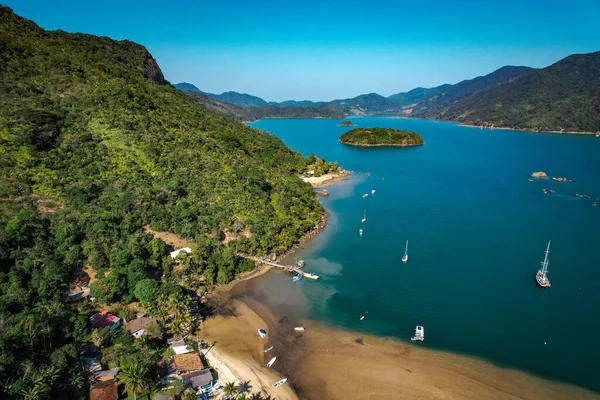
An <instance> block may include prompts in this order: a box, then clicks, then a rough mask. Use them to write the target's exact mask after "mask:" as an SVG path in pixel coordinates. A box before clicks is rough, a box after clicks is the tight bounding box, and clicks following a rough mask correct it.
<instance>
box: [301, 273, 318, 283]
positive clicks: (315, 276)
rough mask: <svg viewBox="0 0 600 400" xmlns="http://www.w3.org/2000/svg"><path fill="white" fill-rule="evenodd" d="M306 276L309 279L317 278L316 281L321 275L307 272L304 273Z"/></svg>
mask: <svg viewBox="0 0 600 400" xmlns="http://www.w3.org/2000/svg"><path fill="white" fill-rule="evenodd" d="M304 276H305V277H306V278H308V279H312V280H315V281H316V280H317V279H319V275H315V274H313V273H306V274H304Z"/></svg>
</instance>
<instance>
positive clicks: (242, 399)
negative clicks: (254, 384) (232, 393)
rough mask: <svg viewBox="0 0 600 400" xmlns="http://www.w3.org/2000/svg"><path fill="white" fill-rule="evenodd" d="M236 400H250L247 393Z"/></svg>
mask: <svg viewBox="0 0 600 400" xmlns="http://www.w3.org/2000/svg"><path fill="white" fill-rule="evenodd" d="M236 400H248V396H246V393H242V394H240V395H239V396H238V397H237V398H236Z"/></svg>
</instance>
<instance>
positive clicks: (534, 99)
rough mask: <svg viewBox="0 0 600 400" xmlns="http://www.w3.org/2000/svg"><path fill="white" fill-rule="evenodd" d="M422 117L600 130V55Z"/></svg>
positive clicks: (563, 63) (566, 62) (568, 61)
mask: <svg viewBox="0 0 600 400" xmlns="http://www.w3.org/2000/svg"><path fill="white" fill-rule="evenodd" d="M422 115H423V116H425V117H428V118H436V119H444V120H451V121H458V122H463V123H466V124H473V125H484V126H497V127H508V128H518V129H530V130H542V131H543V130H551V131H561V130H564V131H585V132H596V131H600V52H596V53H590V54H575V55H572V56H569V57H567V58H565V59H563V60H560V61H559V62H557V63H555V64H553V65H551V66H549V67H546V68H543V69H539V70H534V71H532V72H530V73H528V74H526V75H525V76H523V77H521V78H519V79H515V80H511V81H508V82H505V83H502V84H499V85H496V86H494V87H492V88H490V89H489V90H486V91H481V92H478V93H475V94H474V95H472V96H469V97H466V98H464V99H461V100H460V101H456V102H455V103H453V104H450V105H449V106H448V107H447V108H445V109H442V110H439V112H435V113H423V114H422Z"/></svg>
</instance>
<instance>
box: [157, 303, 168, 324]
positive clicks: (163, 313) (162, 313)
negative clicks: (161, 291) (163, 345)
mask: <svg viewBox="0 0 600 400" xmlns="http://www.w3.org/2000/svg"><path fill="white" fill-rule="evenodd" d="M154 315H155V316H157V317H158V318H160V320H161V321H162V324H163V326H164V325H165V323H166V321H167V317H168V316H169V310H168V309H167V307H165V306H158V307H156V308H155V309H154Z"/></svg>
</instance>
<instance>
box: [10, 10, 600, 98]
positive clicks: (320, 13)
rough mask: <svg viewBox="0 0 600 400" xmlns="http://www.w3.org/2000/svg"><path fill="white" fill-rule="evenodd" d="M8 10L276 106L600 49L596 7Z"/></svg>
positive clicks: (210, 88) (169, 75) (214, 89)
mask: <svg viewBox="0 0 600 400" xmlns="http://www.w3.org/2000/svg"><path fill="white" fill-rule="evenodd" d="M3 3H4V4H6V5H8V6H9V7H11V8H13V9H14V10H15V12H16V13H17V14H19V15H22V16H24V17H26V18H29V19H32V20H33V21H35V22H36V23H38V24H39V25H41V26H42V27H43V28H45V29H49V30H55V29H63V30H65V31H68V32H83V33H90V34H95V35H101V36H109V37H111V38H114V39H119V40H123V39H128V40H132V41H134V42H137V43H140V44H142V45H144V46H146V48H148V50H149V51H150V53H152V55H153V56H154V57H155V58H156V59H157V61H158V63H159V65H160V67H161V69H162V71H163V73H164V75H165V78H166V79H167V80H169V81H170V82H171V83H178V82H189V83H193V84H194V85H196V86H197V87H198V88H199V89H200V90H202V91H204V92H210V93H222V92H226V91H236V92H240V93H248V94H252V95H254V96H258V97H261V98H263V99H265V100H266V101H284V100H312V101H330V100H333V99H340V98H352V97H355V96H357V95H360V94H365V93H373V92H374V93H378V94H381V95H383V96H389V95H391V94H394V93H399V92H405V91H409V90H411V89H414V88H416V87H435V86H439V85H441V84H444V83H457V82H460V81H462V80H465V79H472V78H474V77H476V76H481V75H486V74H488V73H490V72H492V71H495V70H496V69H498V68H501V67H503V66H505V65H518V66H521V65H522V66H528V67H533V68H541V67H546V66H548V65H550V64H552V63H554V62H556V61H558V60H560V59H562V58H564V57H566V56H568V55H570V54H573V53H590V52H594V51H598V50H600V35H598V33H597V28H596V22H597V21H596V19H597V16H598V15H600V2H598V1H595V0H584V1H579V2H577V3H576V4H566V3H562V2H558V1H545V2H542V1H532V2H527V3H522V2H518V1H516V0H510V1H507V2H502V3H498V2H491V1H485V2H475V1H470V0H463V1H457V2H453V3H451V4H448V3H447V2H444V1H442V0H434V1H432V2H429V3H427V4H414V3H412V2H391V1H387V0H385V1H384V0H379V1H376V2H373V3H370V4H369V6H368V7H365V5H364V3H362V2H357V1H354V0H352V1H344V2H340V1H334V2H327V3H326V4H323V3H321V2H316V1H314V0H311V1H307V2H304V3H302V4H296V3H294V4H291V5H287V4H282V3H278V2H272V1H258V2H252V3H246V2H235V1H229V2H221V3H218V4H217V3H213V2H210V3H205V4H203V3H201V2H200V3H194V4H186V3H185V2H174V3H172V4H167V3H164V2H160V1H157V0H149V1H146V2H145V3H144V5H143V7H142V6H139V5H137V4H126V3H121V2H118V1H116V0H109V1H106V2H101V3H100V2H99V3H85V2H83V3H82V2H80V1H77V0H60V1H54V2H47V1H43V0H5V1H4V2H3Z"/></svg>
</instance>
